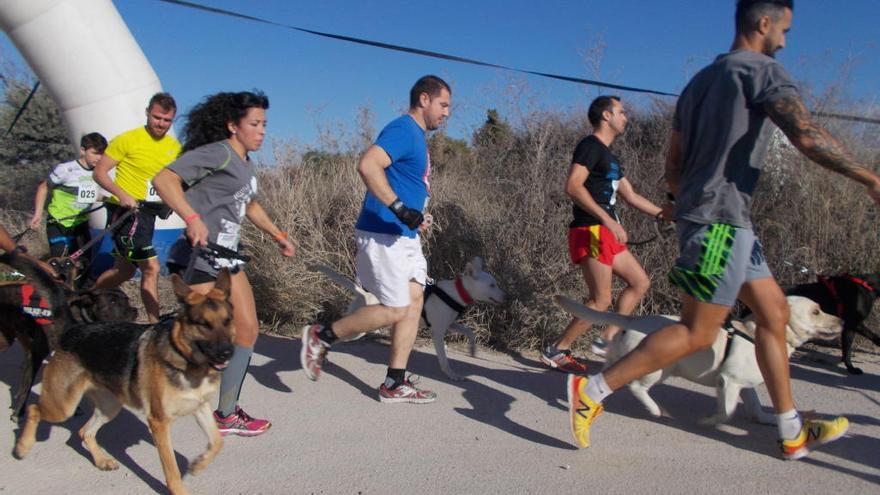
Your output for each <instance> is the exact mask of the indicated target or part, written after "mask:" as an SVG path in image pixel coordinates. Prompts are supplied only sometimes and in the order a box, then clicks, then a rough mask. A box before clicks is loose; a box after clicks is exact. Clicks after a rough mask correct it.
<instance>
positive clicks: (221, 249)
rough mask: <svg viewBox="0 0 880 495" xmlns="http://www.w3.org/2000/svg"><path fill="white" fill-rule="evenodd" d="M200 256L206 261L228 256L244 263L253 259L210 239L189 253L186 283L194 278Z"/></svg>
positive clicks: (185, 274) (185, 276)
mask: <svg viewBox="0 0 880 495" xmlns="http://www.w3.org/2000/svg"><path fill="white" fill-rule="evenodd" d="M199 258H204V259H205V260H206V261H212V260H214V259H215V258H226V259H234V260H239V261H242V262H244V263H248V262H249V261H250V260H251V257H250V256H248V255H246V254H241V253H239V252H238V251H235V250H233V249H229V248H228V247H226V246H221V245H219V244H217V243H215V242H211V241H208V243H207V244H206V245H204V246H201V245H195V246H193V248H192V253H191V254H190V255H189V262H187V264H186V271H184V272H183V281H184V282H185V283H186V284H189V283H190V281H191V280H192V276H193V272H195V269H196V260H198V259H199Z"/></svg>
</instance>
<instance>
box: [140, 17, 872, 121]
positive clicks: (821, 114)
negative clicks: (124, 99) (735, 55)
mask: <svg viewBox="0 0 880 495" xmlns="http://www.w3.org/2000/svg"><path fill="white" fill-rule="evenodd" d="M157 1H159V2H164V3H170V4H172V5H177V6H180V7H184V8H189V9H194V10H201V11H204V12H208V13H211V14H218V15H224V16H228V17H233V18H238V19H244V20H247V21H253V22H258V23H261V24H268V25H270V26H275V27H281V28H285V29H291V30H294V31H299V32H303V33H307V34H312V35H315V36H321V37H324V38H330V39H335V40H339V41H347V42H349V43H356V44H360V45H367V46H372V47H375V48H381V49H384V50H393V51H398V52H404V53H411V54H414V55H421V56H423V57H431V58H439V59H442V60H450V61H453V62H461V63H465V64H471V65H479V66H483V67H491V68H495V69H503V70H509V71H513V72H519V73H522V74H531V75H533V76H540V77H546V78H550V79H556V80H560V81H567V82H573V83H577V84H584V85H588V86H599V87H602V88H610V89H619V90H621V91H631V92H635V93H648V94H654V95H659V96H673V97H678V96H679V95H678V94H675V93H667V92H664V91H659V90H655V89H646V88H636V87H632V86H624V85H620V84H613V83H607V82H603V81H594V80H591V79H583V78H580V77H573V76H565V75H559V74H551V73H547V72H540V71H533V70H527V69H518V68H516V67H509V66H506V65H501V64H496V63H492V62H483V61H480V60H475V59H472V58H467V57H460V56H458V55H449V54H446V53H440V52H434V51H430V50H423V49H421V48H411V47H407V46H402V45H394V44H391V43H385V42H382V41H373V40H367V39H363V38H355V37H352V36H346V35H341V34H333V33H327V32H323V31H315V30H313V29H307V28H303V27H297V26H292V25H290V24H283V23H280V22H275V21H272V20H269V19H263V18H260V17H255V16H252V15H248V14H242V13H240V12H234V11H231V10H225V9H220V8H217V7H210V6H207V5H202V4H199V3H195V2H187V1H185V0H157ZM812 113H813V115H815V116H817V117H826V118H832V119H839V120H846V121H850V122H862V123H867V124H880V119H874V118H869V117H861V116H857V115H844V114H839V113H828V112H812Z"/></svg>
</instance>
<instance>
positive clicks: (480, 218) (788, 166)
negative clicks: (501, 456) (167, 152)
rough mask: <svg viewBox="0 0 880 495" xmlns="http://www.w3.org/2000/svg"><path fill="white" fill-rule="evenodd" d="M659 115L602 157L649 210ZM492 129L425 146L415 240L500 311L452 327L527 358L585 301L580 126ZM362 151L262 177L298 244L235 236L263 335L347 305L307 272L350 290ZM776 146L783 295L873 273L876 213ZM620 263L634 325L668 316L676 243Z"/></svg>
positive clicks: (771, 214)
mask: <svg viewBox="0 0 880 495" xmlns="http://www.w3.org/2000/svg"><path fill="white" fill-rule="evenodd" d="M671 112H672V109H671V107H670V105H669V104H663V103H662V102H657V103H656V104H655V105H653V106H652V107H651V108H650V109H648V110H643V111H631V115H630V125H629V130H628V132H627V133H626V134H625V135H624V136H622V137H621V138H620V139H618V141H617V142H616V143H615V145H614V150H615V152H616V153H617V155H618V156H619V157H620V159H621V162H622V163H623V166H624V168H625V171H626V174H627V176H628V178H629V180H630V181H631V182H632V183H633V184H634V186H635V188H636V190H637V191H639V192H640V193H641V194H643V195H644V196H646V197H648V198H651V199H653V200H654V201H660V200H661V198H662V197H663V191H665V188H666V186H665V183H664V181H663V164H664V160H665V149H666V142H667V139H668V133H669V122H670V120H671V119H670V117H671ZM494 117H495V119H496V120H495V121H493V128H492V129H487V128H486V127H485V126H484V128H483V129H480V130H478V131H477V132H476V133H475V138H474V139H473V142H472V143H470V144H469V146H466V147H464V148H462V146H461V145H460V143H456V142H455V141H454V140H450V139H448V138H446V137H445V136H443V135H439V136H435V137H434V138H432V139H431V140H430V146H431V156H432V161H433V163H432V165H433V174H432V176H431V186H432V197H431V203H430V205H429V208H428V209H429V211H430V212H431V213H432V214H433V215H434V218H435V226H434V227H433V229H432V230H431V232H429V233H428V234H427V235H426V236H425V249H426V255H427V256H428V262H429V267H430V272H431V275H432V276H433V277H435V278H438V279H442V278H448V277H452V276H454V275H455V274H456V273H459V272H460V271H461V270H462V269H463V267H464V265H465V263H466V262H467V261H468V260H469V259H470V258H471V257H473V256H476V255H480V256H482V257H483V258H484V259H485V261H486V266H487V269H488V271H490V272H491V273H492V274H494V275H495V277H496V278H497V279H498V281H499V283H500V285H501V286H502V287H503V288H504V289H505V290H506V291H507V293H508V301H507V302H506V303H505V304H503V305H501V306H497V307H492V306H488V305H481V306H477V307H476V308H472V309H470V310H468V311H467V312H466V314H465V315H464V316H463V320H464V321H463V323H464V324H466V325H469V326H471V327H473V328H475V329H476V330H477V333H478V336H479V339H480V340H481V341H482V342H483V343H485V344H489V345H493V346H496V347H502V348H511V349H534V348H537V347H538V346H539V345H540V344H541V343H543V342H546V341H548V340H550V339H554V338H555V337H556V336H557V335H558V334H559V332H560V331H561V330H562V328H564V326H565V325H566V324H567V323H568V321H569V317H568V316H567V315H566V314H565V313H564V312H563V311H561V310H560V309H558V308H557V307H556V306H555V305H553V303H552V296H553V295H554V294H559V293H562V294H569V295H574V296H576V297H583V296H585V295H586V294H585V287H584V284H583V282H582V280H581V277H580V274H579V273H578V271H577V270H576V269H575V268H574V267H573V266H572V265H571V263H570V262H569V260H568V254H567V238H566V230H567V225H568V223H569V221H570V218H571V202H570V200H569V199H568V198H567V197H566V196H565V194H564V193H563V190H562V186H563V182H564V180H565V177H566V174H567V172H568V167H569V163H570V161H571V154H572V151H573V149H574V146H575V144H576V143H577V141H578V140H579V139H581V138H582V137H583V136H585V135H586V134H587V133H588V132H589V126H588V125H587V124H586V122H587V119H586V116H585V115H569V116H566V115H562V114H559V113H552V112H533V113H531V114H529V115H528V116H527V117H526V118H524V119H523V120H522V124H521V125H517V126H513V125H509V124H507V123H504V124H503V125H501V126H499V125H497V124H498V122H497V114H496V115H495V116H494ZM487 125H489V124H487ZM836 131H837V132H838V133H840V134H844V135H845V136H844V140H845V141H847V142H848V144H850V145H851V146H853V147H854V148H855V149H856V153H857V154H858V155H859V156H863V157H870V156H871V153H874V154H876V150H872V149H871V148H869V147H867V146H866V145H864V144H863V142H862V141H861V140H860V139H858V136H856V137H855V138H853V136H852V135H848V136H847V135H846V128H845V127H844V128H839V129H836ZM362 143H363V141H360V144H359V145H358V146H351V147H350V148H351V149H348V150H343V151H340V150H339V149H338V148H336V149H334V151H333V152H326V153H318V152H312V153H306V154H305V155H302V156H298V155H297V154H290V155H289V156H288V157H282V158H281V159H279V160H278V164H277V165H276V166H275V167H273V168H266V169H263V170H261V172H260V175H261V177H260V179H261V180H260V184H261V192H260V198H261V201H262V203H263V204H264V206H265V207H266V208H267V210H269V212H270V215H271V216H272V218H274V219H276V221H277V222H278V223H279V225H281V226H282V227H283V228H286V229H288V230H289V231H290V233H291V235H292V236H293V237H294V238H295V239H296V240H297V241H298V242H299V248H298V252H297V256H296V258H295V259H294V260H292V261H285V262H282V260H281V258H280V256H279V255H278V254H277V250H276V249H275V247H274V245H273V243H272V242H271V241H270V240H268V239H266V238H265V237H264V236H261V235H259V234H258V233H256V232H255V231H253V230H249V231H247V232H246V236H245V237H246V242H247V243H248V245H249V246H251V249H252V250H253V251H254V254H256V256H255V258H256V260H255V262H254V263H253V265H252V268H251V270H250V272H249V273H250V274H251V276H252V278H253V280H254V285H255V289H256V293H257V299H258V306H259V308H260V314H261V318H262V319H263V320H264V321H267V322H273V323H274V324H275V325H274V326H273V327H274V329H275V330H276V331H279V332H282V333H292V332H294V331H295V330H294V329H295V328H296V327H298V326H299V325H301V324H304V323H306V322H309V321H315V320H325V321H326V320H329V319H333V318H336V317H338V316H339V315H340V314H341V312H342V311H343V310H344V308H345V306H346V305H347V303H348V301H349V299H350V296H349V295H348V294H346V293H344V291H342V290H341V289H340V288H338V287H336V286H335V285H333V284H332V283H331V282H329V281H328V280H326V279H325V278H323V277H322V276H320V275H317V274H315V273H313V272H310V271H309V270H308V269H307V266H308V265H309V264H311V263H323V264H326V265H329V266H331V267H333V268H335V269H337V270H338V271H340V272H342V273H344V274H346V275H349V276H353V259H354V243H353V226H354V222H355V219H356V216H357V213H358V210H359V208H360V204H361V201H362V199H363V194H364V186H363V184H362V182H361V181H360V178H359V177H358V176H357V173H356V170H355V167H356V164H357V160H358V157H359V155H360V153H361V152H362V149H355V148H356V147H358V148H359V147H362V146H363V144H362ZM784 143H785V141H784V138H782V139H780V140H779V142H778V143H776V144H775V145H774V147H773V149H771V152H770V155H769V158H768V163H767V167H766V172H765V174H764V176H763V178H762V181H761V184H760V186H759V191H758V193H757V201H756V203H755V206H754V219H755V223H756V226H757V230H758V231H759V234H760V236H761V239H762V241H763V242H764V246H765V250H766V254H767V258H768V260H769V263H770V266H771V269H772V270H773V271H774V273H775V274H776V275H777V277H778V278H779V280H780V281H781V282H782V283H795V282H803V281H806V280H810V279H812V278H814V276H815V275H814V274H812V273H810V274H806V275H805V274H801V273H800V272H799V271H798V267H799V266H800V265H805V266H807V267H810V268H811V269H813V270H817V271H819V272H823V273H833V272H837V271H851V272H862V271H876V270H877V269H878V268H880V267H878V263H877V261H876V260H875V259H874V258H873V256H874V253H875V250H874V249H873V246H874V243H875V242H876V239H877V236H878V222H877V218H876V215H877V213H876V209H875V208H872V207H871V206H870V201H869V200H868V198H867V196H866V195H865V194H864V193H863V192H862V190H861V186H858V185H854V184H851V183H849V182H848V181H846V180H845V179H843V178H842V177H840V176H836V175H833V174H829V173H828V172H826V171H824V170H822V169H820V168H818V167H816V166H814V165H811V164H808V163H807V162H806V161H805V160H804V159H803V158H802V157H801V156H800V155H799V154H798V153H797V152H796V151H794V150H793V149H791V147H790V145H788V146H787V145H785V144H784ZM620 213H621V217H622V221H623V224H624V226H625V227H626V228H627V230H628V232H629V236H630V239H632V240H636V241H638V240H645V239H649V238H651V237H652V236H654V232H655V231H654V228H653V220H652V219H650V218H647V217H646V216H644V215H641V214H639V213H638V212H636V211H635V210H634V209H632V208H627V207H625V206H624V207H621V208H620ZM631 249H632V251H633V253H634V254H635V256H636V257H637V258H638V259H639V260H640V262H641V263H642V264H643V266H644V267H645V269H646V271H647V272H648V274H649V276H650V278H651V281H652V284H653V285H652V290H651V291H650V292H649V294H648V295H647V296H646V297H645V299H644V300H643V301H642V303H641V304H640V306H639V307H638V308H637V310H636V311H637V313H671V312H673V313H674V312H677V310H678V297H677V294H676V291H675V290H674V288H673V287H671V286H670V284H669V283H668V281H667V278H666V274H667V273H668V270H669V268H670V266H671V264H672V262H673V261H674V259H675V257H676V255H677V246H676V244H675V241H674V239H671V238H663V237H661V238H659V239H657V240H656V241H654V242H650V243H647V244H643V245H640V246H633V247H632V248H631ZM619 289H620V286H619V283H618V284H617V285H616V286H615V291H617V290H619Z"/></svg>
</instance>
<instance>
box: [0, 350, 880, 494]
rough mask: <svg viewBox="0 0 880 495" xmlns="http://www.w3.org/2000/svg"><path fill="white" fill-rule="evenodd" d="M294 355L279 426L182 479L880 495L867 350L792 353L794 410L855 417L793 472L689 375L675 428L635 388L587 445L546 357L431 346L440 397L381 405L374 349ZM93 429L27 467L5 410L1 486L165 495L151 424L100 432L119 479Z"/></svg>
mask: <svg viewBox="0 0 880 495" xmlns="http://www.w3.org/2000/svg"><path fill="white" fill-rule="evenodd" d="M299 349H300V343H299V341H297V340H290V339H286V338H279V337H272V336H262V337H261V338H260V341H259V342H258V345H257V349H256V353H255V355H254V359H253V362H252V365H251V368H250V372H249V374H248V376H247V379H246V381H245V387H244V391H243V394H242V402H241V403H242V405H243V406H244V407H245V409H246V410H247V411H248V412H250V413H251V414H253V415H255V416H260V417H268V418H270V419H272V421H273V423H274V425H273V427H272V429H271V430H270V431H269V432H267V433H266V434H264V435H262V436H259V437H255V438H240V437H229V438H228V439H227V441H226V443H225V446H224V449H223V451H222V452H221V453H220V455H219V456H218V457H217V459H216V460H215V461H214V463H213V464H212V465H210V466H209V467H208V468H207V469H206V470H205V471H204V472H203V473H202V474H200V475H199V476H187V477H185V478H184V482H185V483H186V484H187V486H188V487H189V489H190V490H191V491H192V492H193V493H212V494H235V493H247V494H288V493H316V494H320V493H327V494H335V493H341V494H369V493H374V494H389V493H395V494H396V493H426V494H434V493H437V494H440V493H474V494H477V493H480V494H483V493H569V492H575V493H578V492H579V493H624V492H626V493H685V492H687V493H710V492H711V493H736V494H742V493H877V491H878V485H880V419H878V413H880V378H878V375H880V357H878V355H877V354H864V353H862V354H859V355H858V356H857V358H858V359H857V361H858V363H859V364H860V365H861V366H862V367H863V368H864V369H865V371H866V374H865V375H863V376H846V375H844V374H843V372H842V368H841V367H840V366H833V365H829V364H828V363H826V362H823V360H834V359H836V357H837V356H838V355H839V354H837V353H838V352H839V351H836V350H833V349H829V348H821V349H819V350H818V351H809V352H806V353H799V354H797V355H796V356H795V358H794V359H793V361H792V375H793V387H794V392H795V397H796V399H797V401H798V404H799V405H800V407H802V408H803V409H815V410H816V411H817V412H818V413H820V414H823V415H824V414H827V415H832V414H833V415H837V414H844V415H846V416H848V417H849V419H850V421H851V422H852V426H851V428H850V432H849V434H848V436H847V437H845V438H843V439H841V440H839V441H837V442H835V443H833V444H830V445H827V446H825V447H823V448H821V449H820V450H819V451H817V452H815V453H814V454H813V455H812V456H810V457H809V458H808V459H807V460H804V461H797V462H785V461H782V460H780V459H779V457H778V454H777V447H776V441H775V438H776V429H775V427H768V426H762V425H757V424H753V423H751V422H749V421H748V420H746V419H745V418H744V417H742V416H740V415H737V416H736V417H735V418H734V419H733V420H732V423H731V424H730V425H726V426H723V427H721V428H717V429H716V428H711V427H705V426H701V425H699V424H698V419H699V418H700V417H702V416H706V415H708V414H710V412H712V410H713V408H714V405H715V401H714V397H713V395H712V394H713V391H712V390H711V389H708V388H705V387H701V386H698V385H693V384H690V383H688V382H684V381H681V380H674V381H671V382H670V383H668V384H666V385H661V386H659V387H656V388H655V389H654V391H653V392H654V396H655V398H656V399H657V401H658V402H659V403H660V404H661V405H662V406H664V407H665V408H666V409H667V410H668V411H669V413H670V416H671V417H669V418H663V419H659V420H658V419H653V418H650V417H648V416H647V414H646V413H645V412H644V410H643V408H642V406H641V404H639V403H638V402H636V400H635V399H634V398H633V397H632V395H630V393H629V392H628V391H621V392H619V393H618V394H616V395H614V396H612V397H611V398H610V399H609V400H608V401H607V402H606V407H607V409H606V413H605V414H604V415H602V416H601V417H600V418H599V419H598V421H597V423H596V424H595V426H594V428H593V432H592V441H593V446H592V447H591V448H589V449H585V450H578V449H576V448H575V447H574V446H573V445H572V443H571V438H570V433H569V430H568V422H567V412H566V405H565V390H564V384H565V375H563V374H561V373H557V372H553V371H547V370H544V369H542V368H541V366H540V365H539V363H538V362H537V360H536V359H535V357H536V356H526V357H522V356H511V355H506V354H500V353H493V352H490V351H486V350H482V351H480V352H479V354H478V355H477V357H475V358H472V357H470V356H467V355H465V354H463V353H461V352H458V351H455V350H451V351H450V355H451V357H452V359H453V367H454V368H455V369H456V370H457V371H459V372H461V373H462V374H465V375H467V376H468V379H467V380H466V381H463V382H450V381H448V380H447V379H446V378H445V376H443V375H442V373H440V371H439V368H438V366H437V362H436V358H435V357H434V355H433V348H430V347H425V346H420V347H418V348H417V349H416V350H415V352H414V354H413V356H412V358H411V370H412V371H413V372H415V373H417V374H420V375H422V378H421V385H422V386H424V387H427V388H431V389H433V390H435V391H436V392H437V393H438V395H439V399H438V401H437V402H435V403H433V404H427V405H412V404H382V403H380V402H379V401H378V400H377V393H376V387H377V386H378V385H379V382H380V380H381V379H382V378H383V377H384V371H385V365H384V364H383V363H384V361H385V359H386V356H387V352H388V348H387V346H385V345H384V344H382V343H380V342H375V341H370V340H362V341H358V342H353V343H347V344H342V345H338V346H336V347H335V348H334V352H332V353H331V355H330V359H331V361H332V363H331V365H330V366H328V368H327V369H326V371H325V374H324V376H322V378H321V380H320V381H319V382H317V383H313V382H310V381H308V380H307V379H306V377H305V374H304V373H303V372H302V370H300V366H299V358H298V356H299ZM21 359H22V354H21V351H20V349H19V348H18V346H15V347H13V348H12V349H11V350H9V351H7V352H6V353H4V354H3V355H2V356H0V392H2V393H0V396H2V397H3V398H4V401H8V400H9V397H10V394H9V389H10V384H12V383H16V381H17V371H18V367H19V364H20V363H21ZM590 364H591V368H592V369H598V367H599V366H600V364H599V363H597V362H591V363H590ZM35 390H37V391H38V390H39V387H36V389H35ZM761 395H762V400H763V402H764V404H768V400H767V397H766V393H765V391H764V390H761ZM8 403H9V402H4V404H8ZM4 407H5V406H4ZM85 420H86V416H77V417H74V418H72V419H70V420H69V421H67V422H66V423H63V424H60V425H53V426H49V425H46V424H43V425H42V426H41V427H40V429H39V433H38V442H37V444H36V445H35V446H34V448H33V449H32V451H31V453H30V455H29V456H28V457H27V458H26V459H24V460H16V459H15V458H13V456H12V454H11V451H12V446H13V444H14V440H15V437H16V434H17V426H16V424H15V423H13V422H11V421H9V420H8V419H7V417H6V415H5V414H4V415H3V417H2V418H0V444H2V445H5V446H6V447H5V453H3V454H0V493H8V494H25V493H51V494H55V495H58V494H66V493H71V494H80V493H82V494H86V493H88V494H128V493H153V492H156V491H159V492H163V491H164V477H163V475H162V470H161V466H160V464H159V459H158V456H157V453H156V450H155V448H154V447H153V444H152V439H151V437H150V434H149V431H148V429H147V427H146V425H145V423H144V422H143V419H142V417H141V416H139V415H137V414H135V413H131V412H128V411H123V412H122V413H121V414H120V415H119V416H118V417H117V418H116V419H115V420H114V421H113V422H111V423H110V424H108V425H107V426H105V428H104V429H103V430H102V431H101V433H100V434H99V435H98V439H99V441H101V442H102V444H103V445H104V446H105V448H106V449H107V450H108V451H109V452H110V453H111V455H113V456H114V457H116V458H117V459H118V460H119V461H120V463H121V465H122V467H121V468H120V469H119V470H118V471H113V472H102V471H98V470H97V469H96V468H94V467H93V466H92V464H91V461H90V458H89V457H88V455H87V453H86V452H85V450H84V449H83V448H82V447H81V446H80V441H79V439H78V436H77V435H76V431H77V429H78V428H79V427H80V426H81V425H82V424H83V423H84V422H85ZM173 438H174V447H175V450H176V452H177V460H178V462H179V464H180V465H181V466H183V467H184V469H185V466H186V465H187V459H188V458H189V459H192V458H194V457H195V456H196V455H197V454H199V453H200V452H201V450H202V449H203V448H204V446H205V443H206V442H205V440H204V438H203V437H202V435H201V432H200V431H199V430H198V427H197V426H196V423H195V421H194V420H193V419H192V418H183V419H181V420H179V421H178V422H177V423H176V424H175V426H174V428H173Z"/></svg>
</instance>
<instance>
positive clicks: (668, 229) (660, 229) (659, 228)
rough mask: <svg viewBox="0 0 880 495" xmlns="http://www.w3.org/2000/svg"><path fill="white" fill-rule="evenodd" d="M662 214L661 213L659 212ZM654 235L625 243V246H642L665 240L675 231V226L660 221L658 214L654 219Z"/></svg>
mask: <svg viewBox="0 0 880 495" xmlns="http://www.w3.org/2000/svg"><path fill="white" fill-rule="evenodd" d="M661 213H662V212H661ZM653 227H654V235H652V236H651V237H649V238H647V239H644V240H641V241H626V245H627V246H643V245H645V244H648V243H651V242H654V241H656V240H657V239H663V240H665V239H666V238H667V237H669V235H670V234H672V233H673V232H674V231H675V224H672V223H669V222H665V221H663V220H661V219H660V213H658V214H657V215H656V216H655V217H654V225H653Z"/></svg>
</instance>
